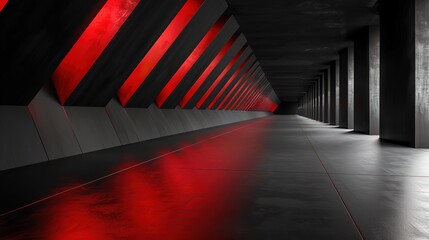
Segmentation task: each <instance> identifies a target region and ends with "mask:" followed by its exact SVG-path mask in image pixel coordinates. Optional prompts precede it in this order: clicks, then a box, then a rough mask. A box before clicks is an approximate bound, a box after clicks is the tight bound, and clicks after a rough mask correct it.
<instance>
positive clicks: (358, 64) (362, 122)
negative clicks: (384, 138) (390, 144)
mask: <svg viewBox="0 0 429 240" xmlns="http://www.w3.org/2000/svg"><path fill="white" fill-rule="evenodd" d="M353 40H354V46H355V50H356V54H355V83H354V84H355V86H354V87H355V96H354V109H355V115H354V121H355V127H354V130H355V131H356V132H362V133H369V28H368V27H365V28H364V29H361V30H360V31H359V32H358V33H357V34H355V37H354V38H353Z"/></svg>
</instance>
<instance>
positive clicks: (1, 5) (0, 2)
mask: <svg viewBox="0 0 429 240" xmlns="http://www.w3.org/2000/svg"><path fill="white" fill-rule="evenodd" d="M7 2H8V1H7V0H0V12H1V11H2V10H3V8H4V6H6V4H7Z"/></svg>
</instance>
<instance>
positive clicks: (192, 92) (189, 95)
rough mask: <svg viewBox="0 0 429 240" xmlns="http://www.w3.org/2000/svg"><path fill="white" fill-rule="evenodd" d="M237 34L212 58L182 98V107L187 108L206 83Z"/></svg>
mask: <svg viewBox="0 0 429 240" xmlns="http://www.w3.org/2000/svg"><path fill="white" fill-rule="evenodd" d="M237 37H238V36H237V35H234V36H233V37H232V38H231V39H230V40H229V41H228V42H227V43H226V44H225V46H224V47H223V48H222V50H220V52H219V53H218V54H217V55H216V57H215V58H214V59H213V60H212V62H211V63H210V65H209V66H207V68H206V69H205V70H204V72H203V73H202V74H201V75H200V77H199V78H198V79H197V81H195V83H194V85H192V87H191V88H190V89H189V90H188V92H187V93H186V95H185V96H184V97H183V98H182V100H181V101H180V106H181V107H182V108H185V107H186V105H187V104H188V102H189V101H190V100H191V99H192V97H193V96H194V95H195V93H196V92H197V90H198V89H199V88H200V87H201V85H202V84H203V83H204V81H205V80H206V78H207V77H208V76H209V75H210V73H211V72H212V71H213V69H214V68H215V67H216V66H217V65H218V63H219V62H220V61H221V60H222V58H223V57H224V56H225V54H226V53H227V52H228V50H229V49H230V48H231V46H232V44H233V43H234V42H235V40H236V39H237Z"/></svg>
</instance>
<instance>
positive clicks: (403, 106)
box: [379, 0, 429, 148]
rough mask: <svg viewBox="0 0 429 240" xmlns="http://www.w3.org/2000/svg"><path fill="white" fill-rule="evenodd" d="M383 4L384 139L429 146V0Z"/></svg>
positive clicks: (393, 0)
mask: <svg viewBox="0 0 429 240" xmlns="http://www.w3.org/2000/svg"><path fill="white" fill-rule="evenodd" d="M379 4H380V7H379V8H380V42H381V45H380V61H381V64H380V77H381V78H380V137H381V138H382V139H387V140H391V141H395V142H400V143H404V144H407V145H410V146H414V147H421V148H429V22H428V19H429V2H428V1H427V0H410V1H401V0H381V1H380V3H379ZM398 16H401V18H400V19H401V20H400V21H398Z"/></svg>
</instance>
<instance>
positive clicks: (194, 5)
mask: <svg viewBox="0 0 429 240" xmlns="http://www.w3.org/2000/svg"><path fill="white" fill-rule="evenodd" d="M202 1H203V0H188V1H186V3H185V5H183V7H182V8H181V9H180V11H179V12H178V13H177V15H176V16H175V17H174V19H173V20H172V21H171V23H170V24H169V25H168V27H167V28H166V29H165V30H164V32H163V33H162V34H161V36H160V37H159V38H158V40H157V41H156V42H155V44H154V45H153V46H152V47H151V48H150V50H149V51H148V52H147V53H146V55H145V56H144V57H143V59H142V60H141V61H140V63H139V64H138V65H137V67H136V68H135V69H134V71H133V72H132V73H131V75H130V76H129V77H128V79H127V80H126V81H125V83H124V84H123V85H122V87H121V88H120V89H119V91H118V97H119V100H120V102H121V103H122V106H125V105H127V103H128V101H129V100H130V99H131V97H132V96H133V95H134V93H135V92H136V91H137V89H138V88H139V87H140V85H141V84H142V83H143V82H144V81H145V80H146V78H147V76H148V75H149V74H150V72H151V71H152V70H153V68H154V67H155V66H156V64H158V62H159V60H161V58H162V57H163V56H164V54H165V53H166V52H167V50H168V49H169V48H170V46H171V45H172V44H173V43H174V41H175V40H176V39H177V37H178V36H179V35H180V33H181V32H182V31H183V29H184V28H185V27H186V25H188V23H189V21H191V19H192V17H193V16H194V15H195V14H196V13H197V11H198V9H199V8H200V6H201V4H202Z"/></svg>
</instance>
